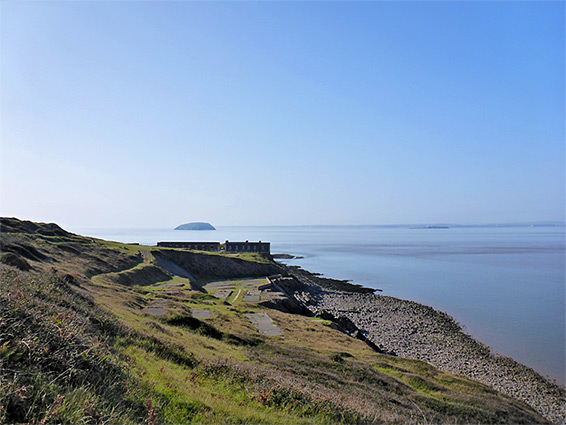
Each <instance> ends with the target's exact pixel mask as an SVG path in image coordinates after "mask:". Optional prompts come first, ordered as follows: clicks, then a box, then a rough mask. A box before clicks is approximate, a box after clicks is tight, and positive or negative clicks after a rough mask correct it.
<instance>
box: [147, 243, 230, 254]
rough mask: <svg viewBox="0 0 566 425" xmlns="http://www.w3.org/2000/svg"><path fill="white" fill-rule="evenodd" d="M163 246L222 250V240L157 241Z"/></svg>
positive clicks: (158, 244)
mask: <svg viewBox="0 0 566 425" xmlns="http://www.w3.org/2000/svg"><path fill="white" fill-rule="evenodd" d="M157 246H160V247H162V248H181V249H195V250H199V251H213V252H218V251H220V242H157Z"/></svg>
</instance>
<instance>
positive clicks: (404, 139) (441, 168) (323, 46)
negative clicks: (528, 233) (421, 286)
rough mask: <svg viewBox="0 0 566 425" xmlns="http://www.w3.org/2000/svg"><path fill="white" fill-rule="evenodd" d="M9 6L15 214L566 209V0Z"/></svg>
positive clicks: (162, 222)
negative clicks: (565, 40) (565, 0)
mask: <svg viewBox="0 0 566 425" xmlns="http://www.w3.org/2000/svg"><path fill="white" fill-rule="evenodd" d="M0 8H1V9H0V13H1V45H0V48H1V49H0V51H1V53H0V60H1V62H0V71H1V74H0V82H1V86H0V89H1V92H0V102H1V133H0V135H1V146H0V167H1V169H0V214H1V215H4V216H17V217H20V218H23V219H31V220H35V221H54V222H58V223H60V224H62V225H68V226H115V227H120V226H128V227H130V226H141V227H170V226H176V225H178V224H180V223H184V222H189V221H209V222H211V223H213V224H215V225H271V224H280V225H292V224H402V223H440V222H447V223H484V222H515V221H531V220H564V214H565V118H564V114H565V84H564V80H565V61H564V56H565V55H564V51H565V46H564V37H565V36H564V34H565V28H564V22H565V16H564V13H565V11H564V2H563V1H519V2H512V1H499V2H498V1H485V2H476V1H470V2H464V1H451V2H450V1H449V2H441V1H434V2H433V1H415V2H405V1H400V2H385V1H375V2H182V1H173V2H150V1H143V2H142V1H140V2H136V1H122V2H118V1H116V2H114V1H88V2H71V1H61V2H59V1H49V2H40V1H38V2H32V1H16V0H7V1H2V2H1V3H0Z"/></svg>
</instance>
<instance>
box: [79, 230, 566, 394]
mask: <svg viewBox="0 0 566 425" xmlns="http://www.w3.org/2000/svg"><path fill="white" fill-rule="evenodd" d="M71 230H72V231H74V232H76V233H79V234H84V235H89V236H94V237H100V238H104V239H110V240H117V241H121V242H139V243H142V244H149V245H154V244H156V242H158V241H164V240H170V241H182V240H186V241H190V240H194V241H220V242H224V241H225V240H250V241H251V240H262V241H269V242H271V244H272V248H271V252H272V253H288V254H293V255H296V256H300V257H304V258H301V259H294V260H287V263H288V264H295V265H300V266H301V267H303V268H305V269H307V270H310V271H312V272H318V273H322V274H323V275H325V276H328V277H333V278H337V279H349V280H351V281H353V282H354V283H360V284H362V285H364V286H368V287H371V288H376V289H382V290H383V292H382V294H383V295H390V296H394V297H398V298H403V299H409V300H413V301H417V302H420V303H423V304H427V305H430V306H432V307H434V308H436V309H439V310H442V311H445V312H447V313H448V314H450V315H452V316H453V317H454V318H455V319H456V320H457V321H458V322H460V323H461V324H462V325H463V327H464V329H465V330H466V332H468V333H470V334H471V335H473V336H474V337H476V338H477V339H479V340H480V341H482V342H484V343H485V344H487V345H489V346H490V347H492V349H493V350H494V351H496V352H498V353H500V354H503V355H507V356H511V357H513V358H514V359H515V360H517V361H519V362H521V363H524V364H526V365H528V366H530V367H532V368H533V369H535V370H536V371H538V372H539V373H541V374H542V375H544V376H547V377H549V378H550V379H555V380H556V381H557V382H558V383H560V384H561V385H564V384H565V381H566V378H565V370H564V369H565V362H566V358H565V351H566V350H565V297H566V294H565V281H566V276H565V233H564V231H565V228H564V226H549V227H544V226H542V227H539V226H533V227H525V226H507V227H497V226H487V227H450V228H428V229H427V228H422V227H419V226H417V227H415V228H410V227H391V226H387V227H384V226H284V227H278V226H277V227H275V226H274V227H218V228H217V230H216V231H174V230H169V229H92V228H90V229H80V228H75V229H71Z"/></svg>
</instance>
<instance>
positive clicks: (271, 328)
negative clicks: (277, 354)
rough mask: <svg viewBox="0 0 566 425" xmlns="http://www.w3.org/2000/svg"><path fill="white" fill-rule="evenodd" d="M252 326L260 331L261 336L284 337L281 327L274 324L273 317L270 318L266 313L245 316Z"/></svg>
mask: <svg viewBox="0 0 566 425" xmlns="http://www.w3.org/2000/svg"><path fill="white" fill-rule="evenodd" d="M244 316H246V317H247V318H248V319H249V321H250V322H252V325H254V326H255V328H256V329H257V330H258V331H259V333H260V334H263V335H267V336H279V335H283V332H281V329H279V326H277V325H276V324H275V323H273V320H271V317H269V316H268V315H267V314H265V313H248V314H244Z"/></svg>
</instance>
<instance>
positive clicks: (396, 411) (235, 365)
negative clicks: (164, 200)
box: [0, 234, 540, 424]
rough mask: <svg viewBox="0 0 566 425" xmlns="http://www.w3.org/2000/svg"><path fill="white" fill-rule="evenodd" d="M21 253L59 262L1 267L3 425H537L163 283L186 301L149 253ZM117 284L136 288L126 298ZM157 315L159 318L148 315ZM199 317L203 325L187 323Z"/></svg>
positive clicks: (358, 346) (469, 387) (291, 318)
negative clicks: (260, 326) (195, 313)
mask: <svg viewBox="0 0 566 425" xmlns="http://www.w3.org/2000/svg"><path fill="white" fill-rule="evenodd" d="M20 236H21V235H20ZM20 236H18V235H17V234H15V235H11V236H10V237H11V238H12V240H15V239H17V238H20ZM0 237H4V236H3V235H0ZM20 239H21V240H20V242H21V241H23V242H25V243H26V244H29V245H30V246H32V247H34V248H35V249H37V250H39V251H40V253H41V254H42V255H45V256H46V257H48V258H49V259H56V260H57V261H56V262H52V261H51V260H46V262H40V261H33V260H29V262H30V264H31V265H32V267H33V271H32V272H21V271H18V270H16V269H14V268H12V267H6V266H0V423H3V422H7V423H70V424H85V423H86V424H89V423H93V424H94V423H124V424H134V423H144V422H145V423H148V424H151V423H160V424H179V423H209V424H219V423H222V424H223V423H260V424H264V423H273V424H287V423H293V424H295V423H304V424H328V423H405V424H411V423H423V422H443V423H445V422H446V423H452V422H454V423H462V422H466V423H467V422H483V423H496V422H523V423H525V422H526V423H529V422H534V421H538V420H540V417H538V416H536V415H534V414H533V413H532V412H530V411H529V410H528V409H526V408H525V407H524V406H523V405H520V404H518V403H515V402H513V401H512V400H510V399H509V398H506V397H503V396H501V395H499V394H498V393H496V392H495V391H493V390H490V389H488V388H487V387H485V386H483V385H481V384H478V383H476V382H473V381H470V380H467V379H464V378H461V377H458V376H455V375H451V374H447V373H442V372H439V371H438V370H436V369H434V368H433V367H432V366H430V365H428V364H426V363H423V362H418V361H411V360H406V359H401V358H396V357H391V356H385V355H381V354H378V353H376V352H374V351H372V350H371V349H370V348H369V347H368V346H367V345H366V344H364V343H363V342H361V341H359V340H357V339H353V338H350V337H348V336H346V335H345V334H342V333H340V332H338V331H337V330H335V329H332V328H331V327H330V326H328V325H329V322H327V321H322V320H317V319H312V318H307V317H303V316H300V315H293V314H286V313H282V312H279V311H277V310H270V309H267V308H265V307H262V306H260V305H257V304H251V303H245V302H241V298H242V295H240V299H239V302H236V303H234V305H231V304H230V303H226V302H224V301H222V300H219V299H216V298H214V297H213V296H212V295H211V294H206V293H203V292H198V291H196V290H192V289H191V282H190V281H189V280H188V279H181V278H173V279H171V280H169V281H168V282H169V283H172V282H180V283H183V287H181V288H178V289H179V290H178V291H177V292H174V293H168V292H167V291H164V288H163V287H162V284H163V281H156V280H155V279H154V278H155V276H158V273H156V274H155V275H152V273H153V272H152V270H153V269H151V267H155V264H154V263H153V260H154V259H153V258H152V257H151V255H147V254H146V255H145V256H144V255H143V254H142V252H143V251H146V252H147V250H148V248H147V247H143V246H137V245H125V244H119V243H115V242H103V241H94V242H93V241H91V240H90V238H89V239H88V240H87V241H83V242H79V243H83V244H84V248H83V250H82V251H81V255H78V254H76V253H74V251H73V249H75V247H74V245H71V248H72V249H68V248H67V249H66V250H65V249H59V248H61V246H62V244H63V245H65V244H70V243H74V241H75V240H76V239H77V237H72V238H70V239H69V238H67V237H61V236H57V237H49V236H46V237H42V238H36V239H34V238H33V237H32V236H29V235H26V236H25V237H21V238H20ZM71 239H72V240H71ZM79 239H80V238H79ZM75 242H76V241H75ZM151 249H153V248H151ZM250 255H251V256H253V254H250ZM245 256H247V254H246V255H245ZM239 258H240V259H242V255H241V256H240V257H239ZM54 265H55V266H56V268H57V269H56V271H55V272H51V269H52V267H53V266H54ZM146 271H147V272H148V273H146ZM69 273H71V274H72V275H73V276H75V277H76V279H75V280H69V279H67V276H68V274H69ZM143 274H147V276H141V275H143ZM122 276H127V278H128V279H130V278H132V276H133V277H141V282H142V283H143V285H142V284H136V282H135V281H132V284H131V285H130V286H125V285H124V284H121V283H120V279H121V277H122ZM128 279H126V280H128ZM230 282H231V283H232V284H233V285H234V287H235V288H237V289H244V285H245V284H247V283H250V281H249V280H245V279H236V280H232V281H230ZM236 293H237V290H236V291H235V293H234V294H233V295H232V297H234V296H235V295H236ZM231 301H232V302H233V301H234V300H233V298H231ZM160 303H162V304H160ZM152 305H166V306H167V307H166V314H164V315H161V316H159V315H153V314H149V313H147V310H145V309H146V308H147V307H148V306H152ZM194 309H206V310H209V311H210V313H211V317H210V318H209V319H200V320H199V319H195V318H194V317H192V315H191V313H190V312H191V311H192V310H194ZM249 312H265V313H267V314H269V316H270V317H271V318H272V319H273V320H274V321H275V322H276V323H277V325H278V326H279V327H280V328H281V330H282V332H283V337H267V336H263V335H260V334H259V333H258V331H257V330H256V329H255V328H254V327H253V326H252V325H251V323H250V322H249V320H248V319H247V318H246V317H245V316H244V314H245V313H249Z"/></svg>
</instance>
